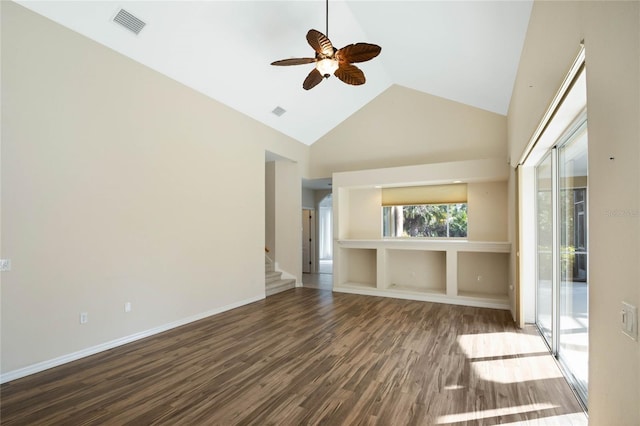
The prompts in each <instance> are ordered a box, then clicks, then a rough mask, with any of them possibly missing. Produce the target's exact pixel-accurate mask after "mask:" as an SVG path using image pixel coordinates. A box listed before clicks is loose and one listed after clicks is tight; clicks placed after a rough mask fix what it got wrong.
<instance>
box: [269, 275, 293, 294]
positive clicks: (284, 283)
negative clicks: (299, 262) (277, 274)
mask: <svg viewBox="0 0 640 426" xmlns="http://www.w3.org/2000/svg"><path fill="white" fill-rule="evenodd" d="M295 286H296V280H294V279H284V280H277V281H274V282H272V283H268V284H267V286H266V290H265V293H266V295H267V296H272V295H274V294H277V293H281V292H283V291H286V290H289V289H292V288H294V287H295Z"/></svg>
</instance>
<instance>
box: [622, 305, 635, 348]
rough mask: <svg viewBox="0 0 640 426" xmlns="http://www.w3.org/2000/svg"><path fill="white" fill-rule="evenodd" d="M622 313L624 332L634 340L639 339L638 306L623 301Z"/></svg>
mask: <svg viewBox="0 0 640 426" xmlns="http://www.w3.org/2000/svg"><path fill="white" fill-rule="evenodd" d="M620 315H621V317H622V318H621V321H622V324H621V326H622V332H623V333H624V334H626V335H627V336H629V337H631V338H632V339H633V340H638V308H636V307H635V306H633V305H630V304H628V303H626V302H622V311H621V312H620Z"/></svg>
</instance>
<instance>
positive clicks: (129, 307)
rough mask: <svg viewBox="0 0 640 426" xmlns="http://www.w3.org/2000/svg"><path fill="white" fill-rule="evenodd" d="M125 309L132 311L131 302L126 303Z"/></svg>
mask: <svg viewBox="0 0 640 426" xmlns="http://www.w3.org/2000/svg"><path fill="white" fill-rule="evenodd" d="M124 311H125V312H131V302H127V303H125V304H124Z"/></svg>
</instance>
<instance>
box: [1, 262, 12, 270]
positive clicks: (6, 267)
mask: <svg viewBox="0 0 640 426" xmlns="http://www.w3.org/2000/svg"><path fill="white" fill-rule="evenodd" d="M10 270H11V259H0V272H6V271H10Z"/></svg>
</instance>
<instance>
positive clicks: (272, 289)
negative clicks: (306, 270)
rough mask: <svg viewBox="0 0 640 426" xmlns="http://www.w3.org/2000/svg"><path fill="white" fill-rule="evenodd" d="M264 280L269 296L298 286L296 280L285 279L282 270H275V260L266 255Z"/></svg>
mask: <svg viewBox="0 0 640 426" xmlns="http://www.w3.org/2000/svg"><path fill="white" fill-rule="evenodd" d="M264 281H265V287H266V291H265V293H266V295H267V297H269V296H272V295H274V294H276V293H280V292H282V291H285V290H289V289H290V288H294V287H295V286H296V280H294V279H287V278H285V279H283V278H282V272H279V271H276V270H274V267H273V261H272V260H271V259H269V257H268V256H265V257H264Z"/></svg>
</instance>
